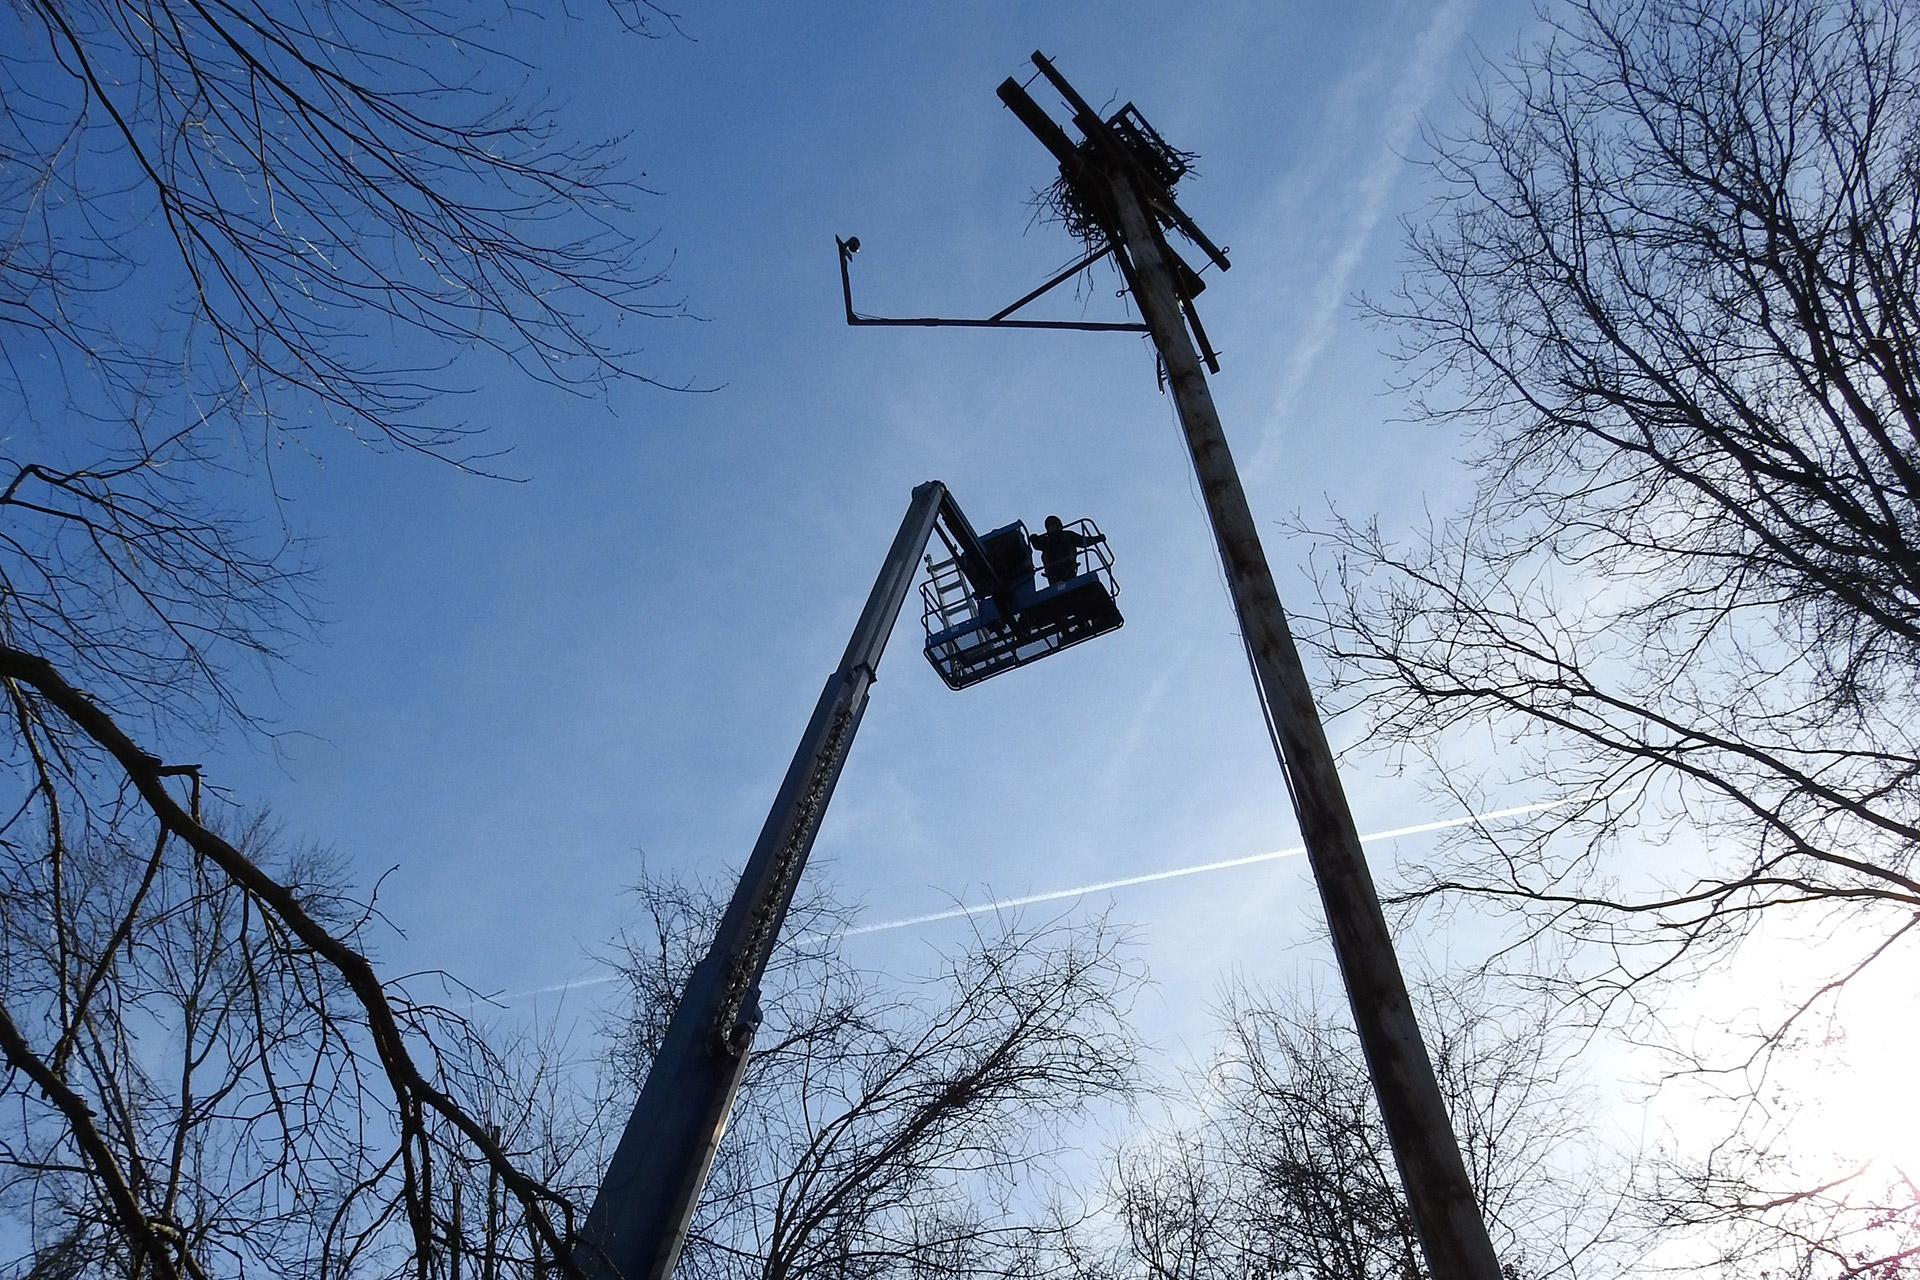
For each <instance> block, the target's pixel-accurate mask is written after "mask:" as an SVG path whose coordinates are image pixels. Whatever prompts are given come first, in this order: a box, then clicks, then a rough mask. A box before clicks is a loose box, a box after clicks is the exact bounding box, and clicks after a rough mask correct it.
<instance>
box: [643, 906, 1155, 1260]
mask: <svg viewBox="0 0 1920 1280" xmlns="http://www.w3.org/2000/svg"><path fill="white" fill-rule="evenodd" d="M639 894H640V900H641V903H642V906H643V908H644V910H645V912H646V914H647V926H646V927H645V928H643V929H641V930H639V931H637V932H636V933H634V934H631V935H629V936H628V938H627V939H626V940H625V946H624V948H623V951H624V955H623V956H622V958H621V960H620V964H621V968H622V970H623V972H624V973H625V974H626V976H627V979H628V981H629V983H630V985H631V990H632V992H633V996H634V1000H633V1005H632V1010H631V1015H630V1018H629V1020H628V1022H627V1023H626V1027H627V1035H626V1037H625V1039H624V1047H623V1049H622V1052H621V1054H620V1058H619V1061H620V1063H621V1064H622V1068H623V1070H624V1071H626V1072H627V1073H628V1074H629V1078H630V1079H631V1080H632V1081H633V1083H634V1084H635V1085H636V1086H637V1084H638V1081H639V1080H640V1079H641V1078H642V1076H643V1074H644V1068H645V1065H646V1063H647V1062H648V1060H649V1058H650V1053H651V1048H652V1046H653V1045H655V1044H657V1043H658V1037H659V1034H660V1032H661V1030H662V1029H663V1028H664V1025H665V1018H666V1016H667V1015H668V1013H670V1011H671V1003H670V1002H671V1001H672V1000H673V999H677V998H678V994H679V991H680V988H681V987H682V985H684V981H685V978H686V975H687V973H688V972H689V971H690V970H691V968H692V964H693V961H694V960H695V959H696V958H697V951H696V948H698V947H700V946H702V945H704V943H705V942H706V940H707V938H708V937H709V936H710V935H711V932H712V928H713V924H714V922H716V921H717V920H718V918H719V909H720V907H721V906H722V905H723V904H722V902H721V900H720V899H719V898H718V896H717V895H714V894H710V893H707V892H705V891H703V890H700V889H698V888H694V887H690V886H688V885H685V884H680V883H675V882H671V881H663V880H659V879H649V880H647V881H645V882H643V883H642V885H641V886H640V888H639ZM848 923H849V920H848V914H847V913H846V912H845V910H844V909H842V908H840V907H838V906H837V905H835V904H834V903H833V901H832V900H831V899H830V898H828V897H823V896H815V897H814V898H812V899H811V900H809V901H804V902H802V903H801V904H800V905H799V906H798V907H797V908H796V910H795V912H794V914H793V916H792V917H791V918H790V920H789V923H788V926H787V933H788V936H789V938H790V939H792V941H790V942H789V943H788V944H787V945H785V946H783V947H782V949H781V950H780V951H779V952H777V953H776V958H775V961H774V963H773V965H772V967H771V969H770V972H769V975H768V979H767V982H766V995H765V997H764V999H763V1005H764V1008H765V1010H766V1017H767V1022H766V1024H765V1025H764V1026H763V1027H762V1029H761V1032H760V1035H759V1037H758V1040H757V1042H756V1048H755V1051H754V1055H753V1058H752V1060H751V1061H750V1063H749V1065H748V1069H747V1076H746V1079H745V1081H744V1083H743V1084H742V1086H741V1090H740V1095H739V1099H738V1101H737V1103H736V1105H735V1109H734V1113H733V1117H732V1119H731V1120H730V1121H729V1124H728V1128H727V1135H726V1139H725V1141H724V1142H723V1144H722V1146H721V1149H720V1153H719V1155H718V1157H717V1158H716V1160H715V1164H714V1170H713V1174H712V1177H711V1178H710V1180H709V1182H708V1186H707V1191H706V1195H705V1198H704V1199H703V1200H702V1202H701V1204H700V1207H699V1209H698V1211H697V1212H696V1215H695V1218H694V1225H693V1231H692V1234H691V1236H690V1238H689V1240H688V1244H687V1250H686V1253H685V1254H684V1255H683V1257H682V1260H681V1263H680V1267H681V1274H682V1275H683V1276H690V1277H695V1278H696V1280H825V1278H827V1277H831V1278H832V1280H879V1278H880V1277H894V1278H896V1280H908V1278H911V1280H931V1278H932V1277H953V1278H955V1280H969V1278H973V1280H989V1278H992V1280H1012V1277H1016V1276H1018V1277H1029V1276H1035V1275H1044V1274H1047V1273H1048V1272H1049V1271H1051V1270H1055V1269H1065V1268H1066V1266H1067V1261H1066V1257H1065V1254H1064V1253H1063V1252H1062V1250H1063V1247H1064V1237H1065V1231H1066V1228H1067V1226H1068V1224H1069V1221H1070V1220H1071V1218H1072V1216H1073V1215H1072V1213H1071V1211H1070V1210H1068V1209H1066V1208H1065V1207H1064V1206H1065V1201H1064V1198H1062V1197H1059V1196H1056V1195H1050V1194H1049V1193H1048V1184H1049V1183H1050V1182H1052V1181H1054V1180H1056V1179H1058V1178H1060V1177H1061V1176H1062V1174H1061V1168H1060V1166H1059V1164H1058V1163H1057V1161H1056V1157H1057V1156H1058V1155H1059V1154H1060V1150H1059V1146H1060V1144H1061V1143H1062V1142H1063V1141H1064V1139H1065V1135H1067V1134H1068V1133H1069V1132H1070V1130H1071V1127H1072V1126H1073V1125H1075V1124H1077V1123H1084V1122H1085V1121H1086V1120H1087V1119H1088V1118H1089V1114H1090V1112H1091V1111H1092V1109H1094V1108H1096V1107H1097V1106H1099V1105H1100V1104H1103V1103H1118V1102H1123V1101H1125V1100H1126V1099H1127V1098H1129V1097H1130V1096H1131V1093H1132V1091H1133V1089H1134V1088H1135V1085H1136V1075H1137V1063H1138V1049H1139V1046H1138V1044H1137V1042H1136V1040H1135V1037H1134V1035H1133V1033H1132V1031H1131V1030H1130V1028H1129V1027H1128V1025H1127V1014H1128V1011H1129V1006H1130V1003H1131V997H1132V995H1133V993H1134V992H1135V990H1136V989H1137V988H1138V986H1139V984H1140V982H1141V975H1140V973H1139V972H1138V970H1137V968H1136V966H1135V964H1134V963H1133V962H1132V961H1130V960H1129V959H1128V957H1127V951H1126V947H1125V942H1124V939H1123V938H1122V937H1120V936H1118V935H1117V934H1116V933H1114V931H1112V930H1111V929H1110V928H1109V927H1108V926H1106V925H1105V924H1104V923H1103V922H1100V921H1097V920H1096V921H1092V922H1088V923H1081V924H1067V923H1063V922H1055V923H1052V924H1048V925H1043V926H1041V927H1038V928H1030V927H1022V926H1020V925H1018V924H1014V923H1010V922H1006V921H1001V922H998V923H997V924H996V925H994V926H990V927H989V928H988V929H987V930H985V931H982V932H980V933H978V934H976V935H975V936H974V937H973V938H972V939H971V940H970V941H969V943H968V945H966V946H965V947H964V948H957V949H955V950H953V951H950V952H947V953H944V954H941V955H939V957H938V965H937V969H936V971H935V972H933V973H932V974H931V975H930V976H928V977H926V978H924V979H921V980H919V981H918V982H917V983H908V984H906V989H905V990H904V991H903V990H902V983H901V982H900V980H899V979H893V980H888V979H886V978H885V977H883V975H879V974H874V973H867V972H862V971H861V970H859V969H857V968H856V967H855V966H854V965H853V964H852V962H851V961H850V960H849V959H848V958H847V956H846V954H845V951H844V950H843V936H844V930H845V928H846V927H847V925H848Z"/></svg>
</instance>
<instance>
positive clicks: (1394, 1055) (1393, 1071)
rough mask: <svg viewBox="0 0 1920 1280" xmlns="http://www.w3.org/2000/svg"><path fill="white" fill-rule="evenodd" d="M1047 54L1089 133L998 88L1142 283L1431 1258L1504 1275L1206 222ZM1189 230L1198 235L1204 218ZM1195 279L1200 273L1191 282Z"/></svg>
mask: <svg viewBox="0 0 1920 1280" xmlns="http://www.w3.org/2000/svg"><path fill="white" fill-rule="evenodd" d="M1033 61H1034V65H1035V66H1037V67H1038V68H1039V69H1040V71H1041V73H1042V74H1043V75H1045V76H1046V77H1047V79H1048V80H1049V81H1050V82H1051V83H1052V84H1053V85H1054V87H1055V88H1056V89H1058V90H1059V91H1060V93H1061V96H1062V97H1063V98H1065V99H1066V101H1067V103H1068V104H1069V106H1071V107H1072V108H1073V111H1074V123H1075V124H1076V125H1077V126H1079V128H1080V131H1081V132H1082V134H1083V135H1085V138H1086V142H1085V143H1083V144H1081V145H1078V146H1076V145H1074V144H1073V143H1072V142H1071V141H1070V140H1069V139H1068V138H1067V136H1066V134H1065V133H1064V132H1063V131H1062V130H1061V129H1060V128H1059V126H1057V125H1055V124H1054V123H1053V122H1052V120H1051V119H1050V118H1049V117H1047V116H1046V114H1045V113H1044V112H1043V111H1041V109H1040V108H1039V107H1038V106H1037V105H1036V104H1035V103H1034V102H1033V99H1032V98H1031V97H1029V96H1028V95H1027V93H1026V91H1025V90H1024V89H1022V88H1021V87H1020V85H1019V84H1018V83H1017V82H1016V81H1014V80H1011V79H1009V80H1008V81H1007V82H1006V83H1005V84H1003V85H1001V87H1000V97H1001V99H1002V100H1003V101H1004V102H1006V104H1007V105H1008V106H1009V107H1010V108H1012V109H1013V111H1014V113H1015V114H1016V115H1018V116H1019V117H1020V119H1021V121H1022V122H1023V123H1025V124H1026V125H1027V126H1028V128H1029V129H1031V130H1032V131H1033V132H1034V134H1035V135H1036V136H1037V137H1039V139H1040V140H1041V141H1042V142H1043V143H1045V144H1047V146H1048V149H1049V150H1051V151H1053V152H1054V154H1055V156H1056V158H1058V159H1059V160H1060V162H1061V172H1062V174H1063V176H1064V177H1065V178H1066V180H1067V182H1068V183H1069V184H1070V186H1071V188H1072V189H1073V191H1074V193H1075V195H1076V196H1077V198H1078V199H1079V200H1080V201H1081V204H1082V206H1083V207H1084V208H1085V209H1087V210H1088V211H1089V212H1090V213H1091V214H1092V215H1093V216H1094V217H1095V219H1096V220H1097V221H1098V222H1100V223H1103V224H1106V230H1107V234H1108V236H1109V237H1110V239H1111V240H1112V241H1113V247H1114V249H1115V251H1116V256H1117V258H1118V260H1119V265H1120V268H1121V271H1122V272H1123V274H1124V275H1125V277H1126V281H1127V285H1128V288H1129V291H1130V292H1131V293H1132V295H1133V299H1134V302H1135V303H1136V304H1137V305H1138V306H1139V308H1140V314H1141V318H1142V319H1144V320H1145V321H1146V324H1147V328H1148V330H1149V331H1150V332H1151V334H1152V335H1153V341H1154V345H1155V346H1156V347H1157V348H1158V349H1159V353H1160V360H1161V362H1162V364H1163V366H1164V367H1165V370H1166V379H1167V386H1168V388H1169V389H1170V390H1171V391H1172V393H1173V400H1174V404H1175V406H1176V407H1177V408H1178V410H1179V414H1180V425H1181V427H1182V429H1183V430H1184V431H1185V433H1186V439H1187V448H1188V450H1189V452H1190V453H1191V454H1192V456H1193V469H1194V473H1195V475H1196V476H1197V477H1198V478H1199V481H1200V490H1201V495H1202V497H1203V498H1204V499H1205V502H1206V507H1207V516H1208V519H1209V520H1211V522H1212V524H1213V536H1214V541H1215V543H1216V544H1217V545H1218V547H1219V549H1220V560H1221V563H1222V564H1223V566H1224V567H1225V569H1226V577H1227V584H1228V586H1229V588H1230V590H1231V592H1232V596H1233V607H1234V611H1235V613H1237V614H1238V615H1239V619H1240V628H1241V633H1242V634H1243V635H1244V636H1245V637H1246V641H1247V645H1248V649H1249V651H1250V652H1251V655H1252V659H1253V668H1254V675H1255V678H1256V682H1257V685H1258V688H1257V692H1258V694H1259V695H1260V698H1261V701H1262V703H1263V705H1264V708H1265V712H1266V716H1267V720H1268V723H1269V725H1270V726H1271V728H1272V730H1273V737H1274V745H1275V748H1276V750H1277V751H1278V754H1279V757H1280V767H1281V770H1282V772H1283V773H1284V774H1285V776H1286V780H1287V786H1288V789H1289V790H1290V791H1291V793H1292V796H1293V806H1294V812H1295V814H1296V815H1297V817H1298V819H1299V822H1300V835H1301V840H1302V842H1303V843H1304V844H1305V845H1306V847H1307V857H1308V860H1309V861H1310V862H1311V863H1312V866H1313V875H1314V880H1315V882H1316V884H1317V885H1318V886H1319V889H1320V901H1321V903H1322V905H1323V906H1324V908H1325V910H1326V913H1327V925H1328V928H1329V930H1330V931H1331V933H1332V935H1333V950H1334V954H1335V956H1336V957H1337V959H1338V961H1339V965H1340V974H1341V977H1342V979H1343V980H1344V982H1345V985H1346V990H1347V999H1348V1002H1349V1003H1350V1004H1351V1006H1352V1008H1353V1019H1354V1023H1355V1025H1356V1026H1357V1027H1358V1029H1359V1032H1360V1044H1361V1047H1362V1049H1363V1051H1364V1052H1365V1055H1366V1060H1367V1070H1368V1072H1369V1074H1370V1075H1371V1076H1372V1079H1373V1086H1374V1092H1375V1094H1376V1096H1377V1097H1378V1098H1379V1102H1380V1111H1381V1114H1382V1116H1383V1117H1384V1118H1385V1121H1386V1127H1387V1136H1388V1139H1389V1141H1390V1142H1391V1143H1392V1145H1393V1154H1394V1160H1395V1163H1396V1164H1397V1165H1398V1166H1399V1170H1400V1180H1401V1183H1402V1185H1403V1186H1404V1187H1405V1188H1406V1192H1407V1200H1408V1202H1409V1204H1410V1205H1411V1207H1412V1210H1413V1221H1414V1227H1415V1230H1416V1231H1417V1233H1418V1234H1419V1237H1420V1245H1421V1248H1422V1250H1423V1252H1424V1253H1425V1254H1426V1259H1427V1268H1428V1270H1429V1271H1430V1272H1431V1274H1432V1275H1433V1277H1434V1280H1501V1274H1500V1264H1499V1261H1498V1259H1496V1258H1495V1256H1494V1252H1493V1244H1492V1242H1491V1241H1490V1240H1489V1239H1488V1236H1487V1228H1486V1223H1485V1221H1484V1219H1483V1218H1482V1217H1481V1214H1480V1208H1479V1205H1478V1203H1477V1202H1476V1201H1475V1198H1474V1194H1473V1185H1472V1183H1471V1182H1470V1181H1469V1180H1468V1178H1467V1170H1466V1164H1465V1162H1464V1160H1463V1159H1462V1158H1461V1155H1460V1144H1459V1141H1458V1139H1457V1138H1456V1137H1455V1136H1454V1132H1453V1125H1452V1122H1451V1121H1450V1120H1449V1119H1448V1117H1447V1109H1446V1104H1445V1102H1444V1100H1443V1099H1442V1098H1441V1096H1440V1086H1439V1082H1438V1081H1437V1080H1436V1079H1435V1077H1434V1073H1433V1064H1432V1061H1431V1060H1430V1059H1429V1058H1428V1056H1427V1050H1426V1045H1425V1043H1424V1042H1423V1041H1422V1039H1421V1036H1420V1026H1419V1024H1418V1022H1416V1021H1415V1019H1414V1014H1413V1004H1412V1002H1411V1001H1410V1000H1409V999H1408V997H1407V986H1406V981H1405V979H1404V978H1403V977H1402V976H1401V972H1400V963H1399V961H1398V959H1397V958H1396V957H1395V955H1394V950H1393V939H1392V937H1391V935H1390V934H1389V933H1388V931H1387V921H1386V916H1385V915H1384V914H1383V913H1382V912H1381V910H1380V898H1379V895H1378V894H1377V893H1376V892H1375V890H1374V886H1373V877H1372V875H1371V874H1370V873H1369V872H1368V870H1367V860H1366V855H1365V854H1364V853H1363V852H1362V851H1361V848H1360V836H1359V832H1358V829H1357V828H1356V827H1355V826H1354V822H1353V814H1352V812H1351V811H1350V810H1349V808H1348V807H1347V797H1346V792H1345V791H1344V790H1343V789H1342V788H1341V786H1340V776H1339V774H1338V772H1337V771H1336V769H1335V768H1334V761H1333V752H1332V749H1331V748H1330V747H1329V746H1328V745H1327V736H1326V731H1325V729H1324V728H1323V727H1322V725H1321V722H1320V713H1319V711H1318V709H1317V708H1316V707H1315V706H1314V701H1313V693H1312V691H1311V690H1310V689H1309V688H1308V686H1307V677H1306V671H1305V669H1304V668H1303V667H1302V666H1301V663H1300V654H1299V651H1298V650H1297V649H1296V648H1295V647H1294V642H1293V634H1292V632H1291V630H1290V629H1289V628H1288V626H1287V618H1286V613H1285V611H1284V610H1283V609H1282V608H1281V605H1280V595H1279V592H1278V591H1277V590H1276V589H1275V587H1274V584H1273V573H1272V571H1271V570H1270V569H1269V568H1268V566H1267V557H1266V552H1265V550H1264V549H1263V548H1262V547H1261V545H1260V534H1259V530H1258V529H1257V527H1256V526H1255V525H1254V521H1253V513H1252V511H1250V510H1249V509H1248V507H1247V496H1246V492H1245V490H1243V489H1242V488H1241V485H1240V476H1239V472H1238V471H1237V470H1236V469H1235V467H1234V463H1233V455H1232V453H1231V452H1230V451H1229V450H1228V448H1227V438H1226V434H1225V432H1223V431H1222V430H1221V427H1220V415H1219V413H1218V412H1217V411H1216V410H1215V408H1214V405H1213V394H1212V392H1211V391H1209V390H1208V387H1207V378H1206V374H1205V373H1204V372H1203V371H1202V369H1201V359H1200V354H1199V352H1198V351H1197V350H1196V349H1195V346H1194V343H1193V340H1192V337H1191V336H1190V334H1189V333H1188V327H1187V322H1188V320H1190V319H1193V316H1192V306H1191V303H1192V294H1193V292H1195V291H1196V288H1195V286H1194V285H1192V284H1191V283H1190V281H1191V279H1192V273H1191V272H1190V271H1185V270H1184V264H1179V263H1178V260H1177V258H1176V257H1175V256H1174V255H1173V254H1172V252H1171V251H1170V249H1169V247H1168V245H1167V243H1166V241H1165V239H1164V237H1163V236H1162V234H1161V230H1160V222H1161V221H1162V220H1166V221H1170V222H1172V223H1173V225H1177V226H1182V228H1183V229H1186V228H1191V226H1192V224H1191V222H1190V221H1189V220H1187V219H1186V218H1185V215H1183V214H1180V213H1179V212H1178V209H1177V206H1174V205H1173V201H1172V193H1171V191H1170V190H1168V189H1165V188H1164V187H1163V186H1162V184H1161V183H1160V182H1159V180H1158V179H1157V178H1156V177H1155V175H1154V173H1153V172H1152V171H1151V169H1150V168H1149V167H1148V166H1147V165H1145V164H1142V163H1141V160H1140V157H1139V155H1138V148H1137V146H1129V145H1128V142H1127V141H1126V140H1124V139H1123V138H1122V137H1121V136H1120V135H1119V134H1118V133H1117V132H1116V130H1115V128H1114V127H1113V126H1112V125H1110V124H1109V123H1108V122H1107V121H1105V120H1102V119H1101V118H1100V116H1099V115H1097V114H1096V113H1095V112H1094V111H1093V110H1092V108H1091V107H1089V106H1088V105H1087V103H1086V102H1085V100H1084V99H1082V98H1081V97H1080V95H1079V94H1077V93H1076V92H1074V90H1073V87H1072V86H1071V85H1069V84H1068V83H1067V82H1066V81H1065V80H1064V79H1063V78H1062V77H1061V76H1060V74H1059V73H1058V72H1057V71H1055V70H1054V68H1053V66H1052V64H1051V63H1049V62H1048V61H1047V59H1046V58H1044V57H1042V56H1041V55H1040V54H1038V53H1035V54H1034V55H1033ZM1117 119H1118V118H1116V120H1117ZM1063 148H1065V151H1064V153H1063ZM1156 188H1158V189H1156ZM1190 234H1196V235H1197V229H1196V230H1194V231H1192V232H1190ZM1201 243H1202V245H1203V247H1204V248H1206V249H1207V251H1208V252H1209V253H1210V254H1211V255H1213V256H1214V257H1215V259H1216V261H1220V262H1222V263H1223V264H1224V255H1222V254H1221V253H1220V252H1219V251H1218V250H1214V249H1213V248H1212V247H1211V245H1209V244H1206V243H1205V241H1204V239H1202V241H1201ZM1183 279H1184V280H1186V281H1188V283H1187V284H1186V287H1185V291H1184V292H1183V290H1182V287H1181V285H1182V281H1183Z"/></svg>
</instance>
